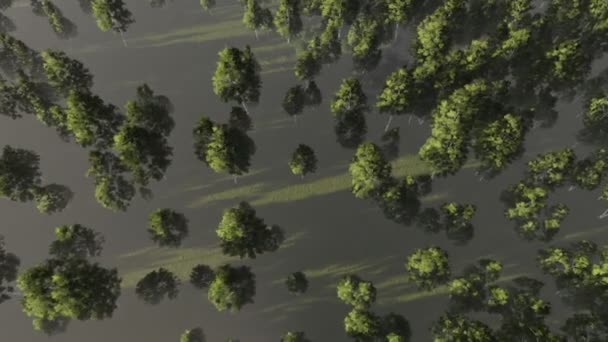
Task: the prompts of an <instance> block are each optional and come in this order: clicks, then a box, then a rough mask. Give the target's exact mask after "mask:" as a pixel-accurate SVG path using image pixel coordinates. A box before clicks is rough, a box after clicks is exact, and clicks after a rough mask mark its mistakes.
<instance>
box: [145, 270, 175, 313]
mask: <svg viewBox="0 0 608 342" xmlns="http://www.w3.org/2000/svg"><path fill="white" fill-rule="evenodd" d="M178 286H179V279H178V278H177V276H176V275H175V274H173V273H172V272H171V271H168V270H166V269H164V268H162V267H161V268H159V269H158V270H154V271H152V272H150V273H148V274H146V275H145V276H144V277H143V278H142V279H140V280H139V281H138V282H137V284H136V285H135V293H136V294H137V297H139V298H140V299H141V300H143V301H144V302H146V303H147V304H153V305H155V304H158V303H160V302H161V301H162V300H163V299H164V298H165V296H166V297H167V299H175V298H176V297H177V295H178V293H179V290H178Z"/></svg>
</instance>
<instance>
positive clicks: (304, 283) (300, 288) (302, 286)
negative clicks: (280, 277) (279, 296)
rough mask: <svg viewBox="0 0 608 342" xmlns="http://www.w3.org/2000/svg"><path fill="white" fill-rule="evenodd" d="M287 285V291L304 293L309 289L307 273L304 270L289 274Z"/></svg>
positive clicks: (298, 293)
mask: <svg viewBox="0 0 608 342" xmlns="http://www.w3.org/2000/svg"><path fill="white" fill-rule="evenodd" d="M285 286H287V291H289V293H292V294H297V295H300V294H303V293H305V292H306V290H307V289H308V279H306V275H305V274H304V273H302V272H295V273H292V274H290V275H289V276H287V280H285Z"/></svg>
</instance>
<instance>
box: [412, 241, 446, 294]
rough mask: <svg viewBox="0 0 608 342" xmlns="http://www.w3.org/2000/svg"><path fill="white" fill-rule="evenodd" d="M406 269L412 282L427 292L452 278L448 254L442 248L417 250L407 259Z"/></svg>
mask: <svg viewBox="0 0 608 342" xmlns="http://www.w3.org/2000/svg"><path fill="white" fill-rule="evenodd" d="M405 268H406V270H407V272H408V278H409V279H410V281H413V282H415V283H416V285H418V287H419V288H421V289H425V290H430V289H433V288H435V287H437V286H438V285H441V284H444V283H446V282H447V281H448V279H449V278H450V265H449V264H448V253H447V252H446V251H444V250H443V249H441V248H440V247H428V248H424V249H420V248H419V249H416V250H415V251H414V253H412V254H411V255H410V256H409V257H408V258H407V262H406V264H405Z"/></svg>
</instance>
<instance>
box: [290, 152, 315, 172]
mask: <svg viewBox="0 0 608 342" xmlns="http://www.w3.org/2000/svg"><path fill="white" fill-rule="evenodd" d="M289 168H290V169H291V172H292V173H293V174H294V175H300V176H302V177H304V176H305V175H307V174H309V173H314V172H315V171H316V170H317V157H316V156H315V151H314V150H313V149H312V148H311V147H310V146H308V145H303V144H300V145H298V148H296V150H295V151H294V152H293V154H292V155H291V160H290V161H289Z"/></svg>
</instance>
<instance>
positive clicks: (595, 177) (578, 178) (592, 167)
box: [572, 148, 608, 190]
mask: <svg viewBox="0 0 608 342" xmlns="http://www.w3.org/2000/svg"><path fill="white" fill-rule="evenodd" d="M607 157H608V151H606V150H605V149H603V148H600V149H598V150H596V151H595V152H593V153H592V155H591V156H589V157H588V158H585V159H583V160H579V161H578V162H576V164H575V166H574V171H573V172H572V182H573V183H574V184H575V185H576V186H578V187H580V188H582V189H585V190H595V189H596V188H597V187H598V186H599V185H600V183H601V182H602V180H603V178H604V174H605V173H606V171H608V159H607Z"/></svg>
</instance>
